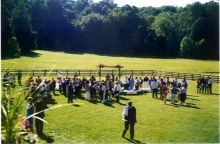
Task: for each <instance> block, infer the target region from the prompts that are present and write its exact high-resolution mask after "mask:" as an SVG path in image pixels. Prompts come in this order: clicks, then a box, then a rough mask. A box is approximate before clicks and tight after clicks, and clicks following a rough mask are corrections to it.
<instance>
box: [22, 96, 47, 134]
mask: <svg viewBox="0 0 220 144" xmlns="http://www.w3.org/2000/svg"><path fill="white" fill-rule="evenodd" d="M45 109H47V104H46V103H45V101H44V99H43V96H42V95H41V94H38V95H37V99H34V98H33V97H28V98H27V106H26V117H27V121H28V123H27V125H26V129H30V131H32V132H33V131H34V128H33V123H34V120H35V128H36V133H37V135H39V136H40V135H42V134H43V121H42V119H43V118H44V117H45V114H44V110H45ZM34 113H37V114H35V118H33V116H32V115H33V114H34Z"/></svg>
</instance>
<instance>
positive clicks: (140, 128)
mask: <svg viewBox="0 0 220 144" xmlns="http://www.w3.org/2000/svg"><path fill="white" fill-rule="evenodd" d="M20 88H22V87H20ZM218 89H219V85H218V84H214V85H213V95H207V94H197V93H196V84H195V82H193V81H189V89H188V96H187V100H186V104H185V106H179V105H176V106H173V105H171V104H170V102H169V101H168V102H167V105H164V104H163V102H162V101H161V100H158V99H153V98H152V97H151V94H150V93H148V94H144V95H140V96H122V98H121V100H120V102H121V104H117V103H113V104H112V105H103V104H102V103H100V102H89V101H85V100H84V99H79V98H78V99H74V103H73V104H70V105H66V104H67V99H66V97H64V96H63V95H60V94H59V92H58V91H57V92H56V93H57V94H59V95H57V96H53V99H54V104H49V105H48V106H49V107H53V106H56V105H58V104H62V105H64V106H63V107H61V108H57V109H53V110H50V111H47V112H46V117H45V120H46V121H48V122H49V124H45V127H44V132H45V134H46V136H47V138H46V139H40V143H47V142H54V143H57V144H59V143H131V142H130V141H129V140H127V139H124V138H122V137H121V133H122V130H123V128H124V125H123V121H122V120H121V112H122V109H123V106H124V105H125V104H127V102H128V101H129V100H131V101H133V104H134V106H136V109H137V121H138V123H137V124H136V125H135V139H136V140H138V141H140V142H141V143H219V142H220V141H219V91H218ZM126 137H127V138H129V132H128V133H127V135H126Z"/></svg>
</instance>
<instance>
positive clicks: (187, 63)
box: [2, 50, 219, 74]
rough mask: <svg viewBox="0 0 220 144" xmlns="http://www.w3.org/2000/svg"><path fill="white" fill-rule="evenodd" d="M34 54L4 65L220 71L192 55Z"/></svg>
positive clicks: (210, 61)
mask: <svg viewBox="0 0 220 144" xmlns="http://www.w3.org/2000/svg"><path fill="white" fill-rule="evenodd" d="M33 53H34V54H33V55H30V56H24V57H21V58H14V59H6V60H2V68H3V69H91V70H94V69H97V68H96V66H97V65H99V64H106V65H117V64H120V65H122V66H124V69H133V70H162V71H174V72H189V73H210V74H218V72H219V61H212V60H191V59H179V58H178V59H159V58H131V57H112V56H100V55H95V54H67V53H64V52H50V51H42V50H36V51H34V52H33Z"/></svg>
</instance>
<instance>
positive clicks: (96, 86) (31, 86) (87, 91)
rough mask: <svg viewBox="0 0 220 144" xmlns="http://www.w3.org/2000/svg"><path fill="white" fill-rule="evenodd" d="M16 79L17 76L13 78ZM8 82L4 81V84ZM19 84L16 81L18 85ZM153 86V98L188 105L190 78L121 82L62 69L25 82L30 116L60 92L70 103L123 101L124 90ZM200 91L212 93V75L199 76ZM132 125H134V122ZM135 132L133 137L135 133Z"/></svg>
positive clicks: (39, 125) (41, 115)
mask: <svg viewBox="0 0 220 144" xmlns="http://www.w3.org/2000/svg"><path fill="white" fill-rule="evenodd" d="M10 76H11V75H10V73H6V74H5V75H4V76H3V82H6V81H8V79H9V78H8V77H10ZM17 76H18V84H19V85H22V84H21V78H22V73H21V72H18V74H17ZM13 82H14V77H13ZM4 84H5V83H3V85H4ZM14 85H15V84H14ZM146 87H149V88H150V89H151V92H152V98H157V99H161V100H163V102H164V104H166V102H167V96H168V94H170V102H171V104H176V102H180V105H182V104H184V102H185V100H186V95H187V89H188V82H187V80H186V78H184V79H183V80H180V79H177V78H175V79H173V80H170V78H169V77H161V76H151V77H148V76H145V77H144V78H142V77H139V78H138V77H135V78H134V77H133V76H132V75H130V76H129V77H124V78H123V79H122V80H121V81H120V80H119V78H118V77H115V76H114V75H110V74H107V75H106V76H105V80H102V81H97V80H96V78H95V77H94V76H91V77H90V78H88V79H87V78H85V77H82V78H81V77H79V76H77V75H74V76H73V77H70V76H63V75H62V74H61V73H60V72H58V73H57V75H56V77H55V78H51V79H45V78H44V79H43V78H41V76H37V77H36V78H34V77H33V76H31V77H29V78H28V79H27V80H26V81H25V84H24V91H25V93H24V95H25V99H26V100H27V109H26V112H27V113H26V117H28V116H30V115H32V114H33V113H36V112H39V111H43V110H44V109H46V108H47V105H46V104H47V103H49V102H50V101H51V100H52V97H53V96H54V95H56V93H57V91H56V90H58V92H59V93H60V94H62V95H64V96H65V97H66V98H67V103H73V99H74V98H77V97H78V98H84V99H85V100H88V101H100V102H101V103H104V104H106V103H108V102H109V101H112V99H115V102H118V103H119V102H120V95H121V92H122V91H123V90H128V91H138V90H139V89H141V88H146ZM197 92H202V93H204V92H207V93H212V80H211V78H210V77H207V78H204V77H202V78H199V79H198V81H197ZM37 116H38V117H39V118H41V119H43V118H44V112H42V113H39V114H38V115H37ZM27 120H28V123H29V126H28V128H30V129H31V130H33V118H32V117H31V118H28V119H27ZM132 124H134V123H133V122H132ZM35 127H36V131H37V133H38V134H41V133H42V132H43V122H42V121H41V120H39V119H35ZM127 127H128V123H126V125H125V130H124V131H123V137H124V135H125V133H126V131H127V129H128V128H127ZM132 133H133V132H131V137H133V136H132Z"/></svg>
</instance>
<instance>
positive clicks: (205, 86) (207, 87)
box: [197, 76, 212, 94]
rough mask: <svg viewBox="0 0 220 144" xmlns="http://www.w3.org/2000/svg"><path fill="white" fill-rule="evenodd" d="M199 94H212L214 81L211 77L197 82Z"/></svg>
mask: <svg viewBox="0 0 220 144" xmlns="http://www.w3.org/2000/svg"><path fill="white" fill-rule="evenodd" d="M197 93H208V94H212V79H211V77H209V76H208V77H200V78H198V80H197Z"/></svg>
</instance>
